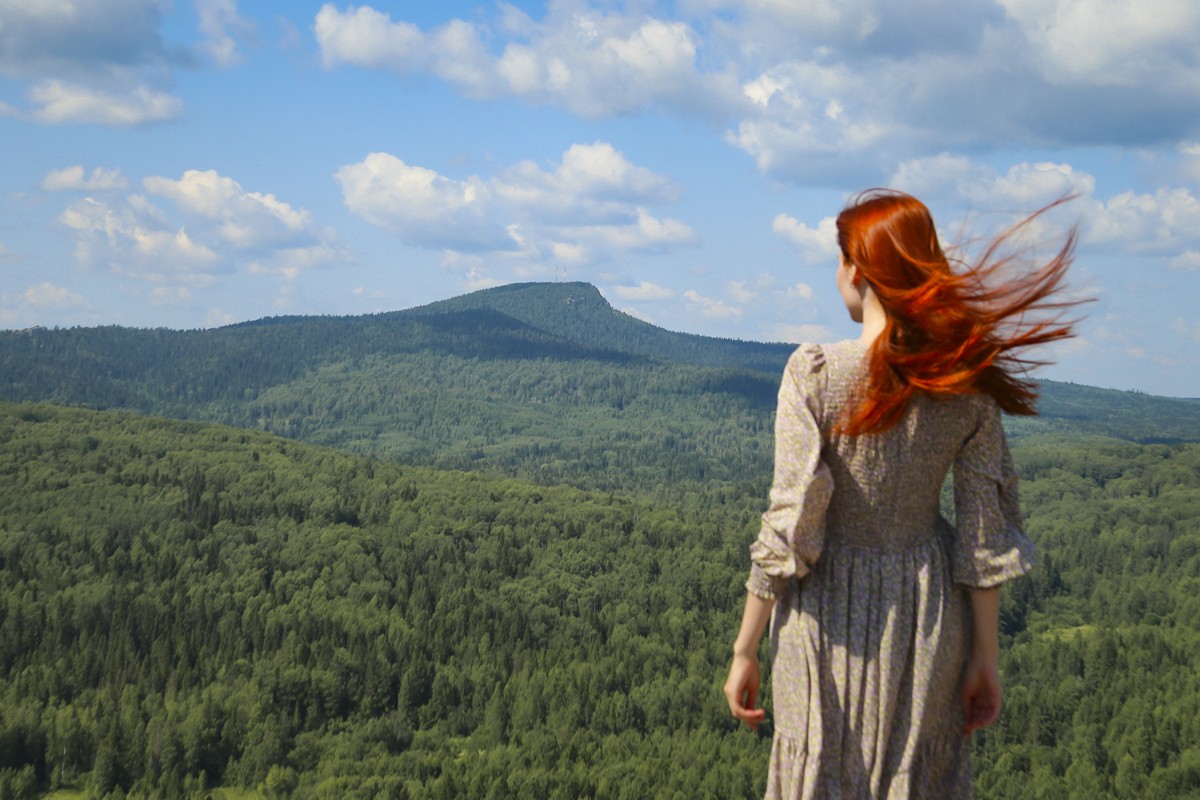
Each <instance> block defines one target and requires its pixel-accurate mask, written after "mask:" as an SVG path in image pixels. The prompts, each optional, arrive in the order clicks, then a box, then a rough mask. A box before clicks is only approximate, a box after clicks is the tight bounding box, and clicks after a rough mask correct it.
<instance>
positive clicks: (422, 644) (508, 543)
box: [0, 405, 768, 797]
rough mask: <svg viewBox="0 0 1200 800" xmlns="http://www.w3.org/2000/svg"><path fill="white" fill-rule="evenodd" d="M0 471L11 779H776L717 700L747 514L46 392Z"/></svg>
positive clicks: (149, 788)
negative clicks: (398, 458)
mask: <svg viewBox="0 0 1200 800" xmlns="http://www.w3.org/2000/svg"><path fill="white" fill-rule="evenodd" d="M0 489H2V491H0V598H3V599H2V601H0V741H3V742H4V743H5V745H4V746H3V747H0V754H2V755H0V759H3V761H2V762H0V769H4V770H9V771H12V770H16V771H17V772H20V774H22V775H26V776H29V775H32V776H33V777H34V778H35V780H36V782H37V785H38V786H40V787H45V788H56V787H60V786H77V785H83V786H86V787H88V789H89V791H91V792H93V793H94V794H96V795H100V794H104V793H106V792H116V791H121V792H124V793H125V794H126V795H128V796H152V795H155V794H161V795H165V796H188V795H193V794H195V793H197V792H202V791H203V790H204V789H205V787H212V786H216V785H221V784H229V785H240V786H250V787H259V790H260V791H261V792H262V793H263V795H264V796H268V797H270V796H295V797H307V796H311V797H386V796H392V797H438V796H447V797H462V796H489V794H490V795H491V796H512V795H513V794H516V795H517V796H530V797H568V796H569V797H577V796H592V797H621V796H646V794H647V793H653V792H655V791H657V789H654V788H653V787H660V788H661V787H665V790H666V791H668V794H667V795H666V796H673V795H678V796H680V797H705V796H711V797H730V796H752V795H754V794H756V793H758V792H759V791H760V789H761V784H762V780H763V778H764V777H765V775H763V774H762V771H761V768H760V767H761V763H762V760H763V758H764V757H765V752H766V751H765V748H766V747H767V746H768V740H767V739H765V738H763V737H762V736H757V737H756V736H751V735H748V734H744V733H741V732H738V731H736V730H735V729H734V726H733V725H732V723H731V721H729V720H728V719H727V718H726V714H724V713H722V711H721V708H720V705H719V701H720V695H719V691H718V687H719V683H720V680H721V672H722V670H723V669H724V667H725V658H726V653H727V651H728V642H727V638H728V635H729V631H730V630H731V628H732V626H734V625H735V624H736V614H737V604H738V601H739V595H740V592H741V589H740V584H741V581H742V579H743V573H744V563H743V562H744V546H745V541H746V539H747V531H748V530H749V529H750V528H751V527H752V526H753V522H754V520H753V515H747V514H746V513H744V512H742V511H737V510H730V511H728V512H727V513H721V512H719V511H718V512H714V511H712V510H711V509H710V510H707V511H705V512H704V513H694V512H689V511H687V510H685V509H676V510H672V509H669V508H664V507H662V506H654V505H650V504H649V503H647V502H645V501H636V500H629V499H624V498H621V497H617V496H613V495H610V494H598V493H583V492H579V491H576V490H572V489H567V488H553V487H540V486H535V485H532V484H528V483H517V482H514V481H511V480H507V479H502V478H489V477H484V476H482V475H479V474H466V473H451V472H437V471H431V470H428V469H417V468H407V467H400V466H397V465H395V464H391V463H387V462H373V461H366V460H363V459H361V458H358V457H354V456H351V455H347V454H343V453H339V452H336V451H332V450H327V449H321V448H316V447H312V446H308V445H301V444H298V443H295V442H290V441H287V440H283V439H278V438H274V437H271V436H268V435H266V434H261V433H256V432H250V431H241V430H235V429H229V428H218V427H208V426H202V425H200V424H197V423H189V422H174V421H165V420H150V419H142V418H138V417H134V416H130V415H127V414H123V413H115V412H90V411H82V410H70V409H60V408H55V407H51V406H44V405H41V406H35V405H17V406H12V405H0ZM633 754H639V758H638V759H636V760H633V761H631V758H632V756H633ZM22 770H24V772H21V771H22ZM4 774H5V776H6V777H7V775H8V773H7V772H6V773H4ZM10 780H15V779H10ZM477 793H478V794H477ZM631 793H632V794H631Z"/></svg>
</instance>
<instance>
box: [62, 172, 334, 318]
mask: <svg viewBox="0 0 1200 800" xmlns="http://www.w3.org/2000/svg"><path fill="white" fill-rule="evenodd" d="M142 183H143V187H144V188H145V189H146V191H147V192H148V193H149V195H150V197H147V196H145V195H141V194H132V195H128V196H126V197H125V198H124V199H123V200H117V201H101V200H98V199H96V198H93V197H87V198H84V199H82V200H79V201H77V202H75V203H72V204H71V205H70V206H69V207H68V208H67V210H66V211H65V212H63V214H62V215H61V216H60V217H59V220H60V222H62V224H63V225H64V226H65V227H66V228H67V229H68V230H69V231H70V232H71V234H72V236H73V237H74V238H75V240H76V256H77V258H78V259H79V260H80V261H81V262H82V263H84V264H88V265H94V266H101V267H107V268H109V269H111V270H112V271H114V272H116V273H118V274H121V275H124V276H127V277H132V278H137V279H140V280H144V281H149V282H151V283H156V284H168V285H169V287H170V288H167V289H164V291H163V292H160V294H159V296H158V297H159V299H160V300H161V299H163V298H165V297H177V295H173V294H171V292H174V291H175V290H176V289H178V288H180V287H193V288H195V287H202V286H209V285H212V284H213V283H214V282H215V281H216V280H217V276H219V275H221V274H224V273H229V272H234V271H237V270H242V271H245V272H249V273H269V274H272V275H276V276H280V277H283V278H285V279H289V280H290V279H292V278H295V277H296V276H297V275H298V274H299V273H300V272H302V271H304V270H307V269H311V268H314V267H318V266H322V265H326V264H329V263H333V262H336V261H340V260H344V259H345V254H344V252H343V251H342V249H341V247H340V246H339V245H338V244H337V243H336V241H335V238H334V236H333V234H332V232H330V231H328V230H326V229H323V228H320V227H319V226H317V225H316V224H315V223H314V222H313V220H312V216H311V214H309V212H308V211H306V210H304V209H297V208H293V207H292V206H290V205H289V204H287V203H285V202H283V201H281V200H279V199H278V198H276V197H275V196H274V195H271V194H262V193H259V192H248V191H246V190H244V189H243V188H242V187H241V185H240V184H239V183H238V182H237V181H235V180H233V179H231V178H227V177H224V176H221V175H219V174H218V173H216V172H214V171H211V170H209V171H200V170H188V171H187V172H185V173H184V174H183V176H182V177H181V178H179V179H178V180H173V179H170V178H165V177H161V176H150V177H147V178H145V179H144V180H143V181H142ZM153 197H157V198H161V199H164V200H166V201H168V203H169V205H166V206H164V205H160V204H158V203H156V202H155V201H154V200H153V199H152V198H153ZM164 292H165V293H164Z"/></svg>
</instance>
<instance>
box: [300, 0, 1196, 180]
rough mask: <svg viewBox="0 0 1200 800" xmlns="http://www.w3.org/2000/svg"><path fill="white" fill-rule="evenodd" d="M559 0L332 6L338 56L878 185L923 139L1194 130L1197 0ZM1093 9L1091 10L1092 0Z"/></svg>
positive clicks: (787, 175)
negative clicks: (448, 13) (444, 17)
mask: <svg viewBox="0 0 1200 800" xmlns="http://www.w3.org/2000/svg"><path fill="white" fill-rule="evenodd" d="M649 8H650V6H647V5H645V4H634V5H633V6H628V7H620V6H612V5H611V4H605V5H603V6H593V5H592V4H589V3H586V2H582V1H577V2H568V1H567V0H562V2H556V3H551V4H550V5H549V6H548V7H547V10H546V12H545V14H544V15H543V16H542V17H541V18H538V19H535V18H533V17H531V16H530V15H529V14H527V13H525V12H523V11H521V10H519V9H516V8H514V7H512V6H508V5H501V7H500V10H499V12H498V14H497V15H496V19H495V20H492V21H488V20H485V19H484V18H482V17H476V18H473V20H472V21H469V22H468V21H464V20H461V19H456V20H451V21H449V22H447V23H446V24H444V25H442V26H440V27H437V28H433V29H431V30H428V31H425V30H422V29H420V28H419V27H417V26H416V25H413V24H412V23H410V22H406V21H401V20H392V19H391V18H390V17H389V16H388V15H386V14H383V13H381V12H379V11H376V10H375V9H373V8H370V7H368V6H360V7H357V8H354V7H351V8H347V9H345V10H339V9H338V8H337V7H335V6H334V5H332V4H327V5H325V6H324V7H323V8H322V9H321V10H320V12H319V13H318V14H317V18H316V23H315V26H314V29H315V31H316V35H317V42H318V44H319V46H320V48H321V53H322V57H323V59H324V60H325V63H326V65H327V66H329V67H336V66H339V65H355V66H360V67H366V68H372V69H383V70H389V71H393V72H397V73H401V74H409V73H416V72H419V73H427V74H432V75H435V76H437V77H439V78H441V79H443V80H446V81H448V82H449V83H451V84H452V85H454V86H456V87H457V88H458V89H459V91H461V92H462V93H463V94H464V95H466V96H469V97H478V98H496V97H502V96H512V97H516V98H519V99H521V100H523V101H525V102H529V103H536V104H553V105H556V106H560V107H562V108H565V109H567V110H568V111H571V112H572V113H575V114H577V115H581V116H585V117H597V116H614V115H623V114H631V113H642V112H645V111H649V110H657V109H666V110H670V111H681V112H684V113H685V114H699V115H700V116H702V117H704V118H706V119H708V120H716V121H719V122H722V123H728V122H731V123H732V124H731V125H730V129H729V130H728V132H727V141H728V142H729V143H730V144H731V145H733V146H734V147H737V148H739V149H742V150H744V151H745V152H746V153H747V154H749V155H750V156H751V157H753V158H754V159H755V161H756V163H757V164H758V166H759V167H760V168H761V169H762V170H763V171H764V172H766V173H768V174H770V175H772V176H775V177H779V178H783V179H786V180H789V181H795V182H803V183H806V184H811V183H813V182H829V183H835V184H837V185H845V184H846V183H847V182H852V183H857V184H862V185H870V184H872V183H876V184H877V183H878V182H879V180H880V178H881V177H882V176H884V175H885V174H887V173H889V172H891V171H893V170H894V165H895V164H897V163H899V162H901V161H904V160H907V159H910V158H912V157H914V156H916V155H918V154H920V153H927V152H931V151H933V152H937V151H944V152H947V153H953V152H964V151H965V150H966V149H968V148H970V149H972V150H978V148H980V147H985V148H986V147H1009V146H1022V145H1024V146H1028V147H1045V146H1090V145H1097V144H1115V145H1130V144H1139V143H1155V144H1157V143H1159V142H1162V141H1163V140H1164V139H1165V140H1168V141H1169V140H1171V139H1185V138H1188V137H1191V138H1194V136H1195V130H1196V129H1197V125H1200V61H1198V60H1197V59H1196V58H1195V57H1194V54H1195V49H1196V48H1195V44H1196V39H1195V34H1194V31H1195V30H1196V29H1198V28H1200V5H1197V4H1196V3H1194V2H1192V0H1146V2H1142V1H1141V0H1006V1H1005V2H1004V3H997V4H992V3H961V2H955V0H913V2H908V3H902V4H897V3H889V2H886V1H885V0H842V1H840V2H832V0H819V1H818V2H808V3H791V2H782V0H691V1H690V2H685V3H682V4H678V5H677V6H675V7H674V8H673V9H672V10H671V11H670V12H664V13H661V14H659V15H654V14H652V13H650V12H649V11H648V9H649ZM1097 8H1099V11H1098V10H1097Z"/></svg>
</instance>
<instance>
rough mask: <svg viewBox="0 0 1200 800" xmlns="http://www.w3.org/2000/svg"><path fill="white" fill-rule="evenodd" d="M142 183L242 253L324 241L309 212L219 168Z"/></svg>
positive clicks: (187, 172)
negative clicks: (251, 187) (253, 188)
mask: <svg viewBox="0 0 1200 800" xmlns="http://www.w3.org/2000/svg"><path fill="white" fill-rule="evenodd" d="M142 183H143V185H144V186H145V188H146V191H148V192H150V193H151V194H155V195H158V196H160V197H165V198H167V199H169V200H171V201H172V202H174V203H175V204H176V205H177V206H178V207H179V208H180V209H181V210H182V211H183V212H184V213H185V214H187V215H189V216H191V217H193V218H199V219H203V220H205V221H206V222H210V223H211V224H212V226H213V227H212V232H213V233H214V234H215V236H216V237H217V238H218V239H219V240H221V241H223V242H225V243H227V244H229V245H231V246H233V247H235V248H238V249H241V250H253V249H258V248H277V247H290V246H296V245H301V246H304V245H308V244H309V243H311V242H314V241H317V240H319V239H321V238H322V232H320V231H318V230H317V229H316V226H315V225H314V223H313V220H312V215H311V214H309V212H308V211H305V210H304V209H295V208H292V207H291V206H290V205H288V204H287V203H284V202H282V201H280V200H279V199H277V198H276V197H275V195H273V194H262V193H259V192H247V191H245V190H244V189H242V187H241V185H240V184H239V183H238V182H237V181H235V180H233V179H232V178H227V177H223V176H221V175H218V174H217V173H216V172H215V171H213V170H205V171H201V170H194V169H191V170H188V171H186V172H185V173H184V174H183V177H182V178H180V179H179V180H171V179H170V178H163V177H158V176H152V177H149V178H146V179H145V180H143V181H142Z"/></svg>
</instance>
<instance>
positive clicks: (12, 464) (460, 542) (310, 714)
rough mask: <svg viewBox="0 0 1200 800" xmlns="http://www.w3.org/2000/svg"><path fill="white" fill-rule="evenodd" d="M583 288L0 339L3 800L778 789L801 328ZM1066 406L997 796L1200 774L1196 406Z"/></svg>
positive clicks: (987, 749)
mask: <svg viewBox="0 0 1200 800" xmlns="http://www.w3.org/2000/svg"><path fill="white" fill-rule="evenodd" d="M562 291H563V290H562V289H561V288H558V287H554V288H552V289H551V290H547V292H546V293H545V296H542V295H537V297H540V299H541V301H543V302H542V305H541V306H539V305H538V304H537V303H534V302H532V301H531V300H530V292H531V290H529V289H527V288H524V287H518V288H517V289H513V290H510V291H507V292H500V293H495V295H494V297H495V298H496V305H495V306H489V305H488V303H487V302H485V301H487V300H488V299H489V296H490V295H487V294H484V295H480V296H475V297H471V296H468V299H467V300H463V301H459V302H457V303H456V302H451V303H449V304H448V305H445V306H440V307H431V308H427V309H424V310H420V309H418V310H414V311H413V312H402V313H400V314H398V315H396V316H394V317H393V318H390V319H388V320H387V321H386V324H384V322H382V321H380V320H369V319H368V320H364V319H359V318H355V319H334V318H330V319H323V318H322V319H309V320H304V319H281V320H271V321H263V322H262V323H259V324H256V325H245V326H233V327H231V328H226V329H219V330H217V331H206V332H172V331H131V330H127V329H73V330H68V331H43V332H36V333H22V334H18V333H11V334H2V335H0V364H3V372H0V375H2V376H3V381H4V385H5V388H4V390H3V392H0V397H3V398H5V399H9V400H16V401H20V402H0V598H2V599H0V798H9V797H11V798H22V800H23V799H24V798H35V797H43V796H46V795H47V793H52V792H53V793H57V794H56V795H55V796H56V797H63V798H66V797H89V798H90V797H147V798H149V797H181V796H182V797H213V798H219V797H225V798H243V797H246V798H249V797H254V798H259V797H265V798H271V797H301V798H309V797H311V798H317V797H321V798H325V797H328V798H334V797H337V798H342V797H362V798H369V797H397V798H406V797H411V798H416V797H422V798H424V797H434V798H438V797H447V798H451V797H453V798H458V797H481V798H500V797H530V798H644V797H665V798H676V797H678V798H694V797H696V798H741V797H747V798H749V797H757V796H760V795H761V789H762V785H763V781H764V778H765V763H766V755H767V752H768V749H769V744H770V733H771V731H770V727H769V725H767V726H764V727H763V728H760V730H759V732H758V733H751V732H750V731H748V730H745V729H738V728H737V727H736V726H734V724H733V722H732V720H730V719H729V717H728V712H727V711H726V710H725V708H724V701H723V698H722V697H721V695H720V691H719V687H720V684H721V682H722V681H723V678H724V670H725V668H726V667H727V661H728V652H729V644H730V637H731V636H732V633H733V632H734V630H735V628H736V624H737V617H738V615H739V614H740V602H741V596H742V594H743V591H744V590H743V589H742V583H743V581H744V578H745V571H746V565H747V557H746V546H747V545H748V544H749V542H750V541H751V540H752V538H753V536H754V533H755V531H756V529H757V522H758V516H759V514H760V513H761V511H762V507H763V502H764V500H765V496H766V489H767V485H768V481H769V477H770V475H769V472H770V452H771V436H770V429H771V419H770V418H771V413H772V411H773V399H774V387H775V385H776V384H777V381H778V377H777V375H775V376H772V375H771V374H770V371H769V369H768V362H769V359H770V358H774V357H775V353H776V349H777V348H776V346H773V345H755V344H753V343H736V342H733V343H724V344H723V345H722V346H723V347H725V348H727V349H728V351H729V352H731V353H737V352H745V353H752V352H757V353H759V354H760V356H761V358H762V363H761V365H759V366H754V363H755V362H754V361H753V360H752V359H751V358H750V357H749V356H747V357H746V358H745V359H744V360H743V361H744V363H742V364H738V363H728V362H727V361H722V360H721V359H722V358H724V357H725V356H721V355H720V354H719V353H718V357H714V358H712V359H709V360H706V358H705V357H704V356H703V353H704V352H705V348H704V346H703V345H704V342H703V341H692V340H686V339H682V340H681V339H678V338H672V337H681V336H683V335H682V334H673V335H667V333H668V332H658V331H657V329H654V330H651V331H645V330H644V329H640V328H639V327H638V325H631V324H628V323H627V321H625V320H621V319H619V318H616V317H613V331H614V332H612V333H611V334H604V333H603V329H602V327H601V326H599V325H598V324H590V323H589V324H590V327H592V328H595V329H596V330H597V331H599V332H598V333H597V336H596V339H595V340H594V342H593V343H592V344H591V345H589V344H588V340H587V339H586V338H585V337H583V334H580V338H571V334H570V331H571V329H572V325H575V326H576V327H579V326H578V324H577V323H578V320H577V319H576V322H574V323H572V322H571V319H573V318H572V317H571V315H572V314H576V312H577V311H579V309H578V308H577V306H579V305H584V306H586V303H585V302H583V301H582V300H581V301H580V302H578V303H569V304H568V303H565V302H564V301H563V299H562V294H561V293H562ZM571 291H572V292H576V294H578V292H577V290H575V289H573V290H571ZM535 294H536V293H535ZM576 294H572V295H571V296H572V297H575V296H576ZM514 295H523V296H524V297H525V300H524V302H525V305H521V303H520V302H518V301H517V300H514V299H513V296H514ZM505 303H507V304H508V306H504V304H505ZM546 308H550V309H552V310H553V311H554V312H555V313H565V314H566V315H567V316H566V318H565V321H564V320H559V321H558V322H556V321H555V319H554V317H553V315H552V314H549V313H547V312H546V311H545V309H546ZM564 308H565V309H567V310H566V312H563V309H564ZM521 309H524V311H523V312H521ZM417 312H420V313H417ZM583 313H584V314H593V313H607V312H604V311H603V309H602V308H601V309H597V308H591V309H590V310H588V309H584V310H583ZM464 315H465V316H464ZM373 324H374V325H378V326H379V328H378V330H377V331H376V332H375V333H374V334H371V333H370V331H371V327H370V326H371V325H373ZM472 324H477V325H478V327H477V328H472V327H471V326H472ZM642 324H644V323H639V325H642ZM439 326H440V327H439ZM586 328H587V326H584V328H583V329H581V330H585V329H586ZM248 332H249V333H248ZM505 332H507V334H506V333H505ZM506 335H507V336H509V338H508V339H505V336H506ZM247 336H248V337H249V338H245V337H247ZM21 337H24V338H21ZM272 337H274V338H272ZM606 337H607V338H606ZM39 339H40V340H41V341H40V343H39V341H38V340H39ZM695 339H697V340H699V339H700V337H695ZM635 341H637V342H643V343H645V342H649V344H642V345H638V346H641V347H643V348H644V350H645V351H644V352H633V345H632V344H630V343H631V342H635ZM664 342H665V343H667V344H669V343H671V342H678V343H680V344H681V347H680V349H679V350H678V351H673V350H670V349H669V348H667V344H664ZM268 343H273V347H274V348H276V349H272V347H267V346H266V345H267V344H268ZM683 345H686V346H683ZM121 348H125V349H126V352H127V353H128V356H127V357H126V358H125V359H121V358H119V356H118V354H119V352H120V349H121ZM355 348H357V350H356V349H355ZM654 348H659V349H658V351H655V350H654ZM739 348H749V349H746V350H742V351H739ZM169 352H173V353H174V356H173V357H171V358H168V357H167V356H166V355H164V354H165V353H169ZM264 353H269V354H271V355H270V357H267V356H264V355H263V354H264ZM784 357H786V353H785V354H784ZM237 363H244V365H245V368H244V369H243V371H242V372H240V373H237V372H236V370H234V369H232V368H231V367H230V365H231V364H237ZM779 363H780V364H781V363H782V362H779ZM205 364H208V366H207V367H205V366H204V365H205ZM206 369H207V370H208V371H205V370H206ZM235 373H236V374H235ZM1055 395H1057V396H1055ZM1046 400H1047V405H1048V406H1052V407H1053V408H1054V409H1055V410H1054V411H1053V413H1048V414H1047V415H1046V416H1045V417H1044V418H1042V419H1036V420H1017V421H1014V424H1013V425H1012V426H1011V431H1012V433H1013V434H1014V436H1013V450H1014V456H1015V458H1016V461H1017V464H1018V468H1019V470H1020V472H1021V475H1022V480H1023V483H1022V501H1023V505H1024V510H1025V516H1026V523H1027V528H1028V530H1029V532H1030V534H1031V536H1032V537H1033V538H1034V539H1035V541H1036V542H1037V544H1038V546H1039V550H1040V562H1039V566H1038V568H1037V569H1036V570H1035V571H1034V573H1032V575H1031V576H1030V577H1028V578H1025V579H1022V580H1020V581H1016V582H1014V583H1013V584H1011V585H1010V586H1008V587H1006V590H1005V595H1004V599H1003V606H1002V627H1003V638H1004V647H1003V649H1004V656H1003V662H1002V670H1003V673H1004V678H1005V685H1006V696H1005V702H1006V705H1005V710H1004V714H1003V715H1002V717H1001V721H1000V723H999V724H998V725H997V726H995V727H994V728H992V729H990V730H988V731H986V732H983V733H982V734H976V736H975V740H974V748H975V756H976V758H975V766H976V775H977V778H976V793H977V796H979V797H981V798H1084V797H1086V798H1089V800H1091V799H1092V798H1143V797H1180V798H1188V797H1200V677H1197V674H1196V672H1195V670H1194V667H1193V665H1194V664H1195V663H1197V657H1198V656H1200V424H1197V421H1198V420H1200V413H1197V410H1196V409H1197V407H1200V403H1194V402H1192V401H1183V400H1169V399H1167V398H1152V397H1148V396H1145V395H1137V394H1135V393H1116V392H1104V391H1103V390H1096V389H1091V388H1089V387H1074V386H1070V385H1060V386H1057V387H1047V391H1046ZM122 409H132V410H122ZM151 414H154V415H156V416H150V415H151ZM167 417H176V418H177V419H168V418H167ZM185 418H186V419H185ZM200 420H214V421H200ZM218 423H219V424H218ZM764 663H765V662H764ZM768 680H769V677H768ZM768 711H769V704H768Z"/></svg>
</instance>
